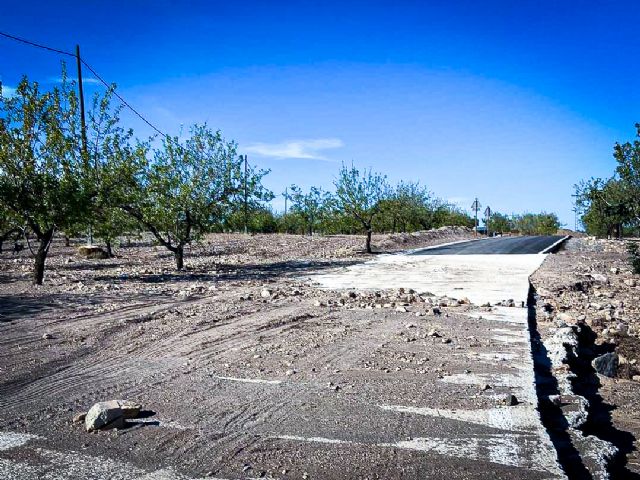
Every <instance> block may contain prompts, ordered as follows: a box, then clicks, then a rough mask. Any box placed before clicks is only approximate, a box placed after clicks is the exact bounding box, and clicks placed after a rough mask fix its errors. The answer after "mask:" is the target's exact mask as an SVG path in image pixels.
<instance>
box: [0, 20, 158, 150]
mask: <svg viewBox="0 0 640 480" xmlns="http://www.w3.org/2000/svg"><path fill="white" fill-rule="evenodd" d="M0 35H1V36H3V37H6V38H9V39H11V40H15V41H17V42H21V43H24V44H26V45H30V46H32V47H37V48H42V49H44V50H48V51H50V52H55V53H59V54H61V55H67V56H69V57H74V58H76V59H77V58H78V57H77V56H76V55H75V54H74V53H70V52H65V51H64V50H58V49H57V48H52V47H48V46H46V45H41V44H39V43H35V42H32V41H30V40H26V39H24V38H20V37H16V36H15V35H10V34H8V33H5V32H1V31H0ZM80 62H82V64H83V65H84V66H85V67H87V69H88V70H89V71H90V72H91V73H92V74H93V75H94V76H95V77H96V79H98V81H100V82H101V83H102V84H103V85H104V86H105V87H107V88H111V84H109V82H107V81H106V80H105V79H104V78H102V77H101V76H100V75H98V73H97V72H96V71H95V70H94V69H93V68H92V67H91V65H89V64H88V63H87V62H85V61H84V60H83V59H82V58H80ZM113 94H114V95H115V96H116V98H118V100H120V101H121V102H122V104H123V105H124V106H125V107H127V108H128V109H129V110H131V111H132V112H133V113H134V114H135V115H136V116H137V117H138V118H140V120H142V121H143V122H144V123H146V124H147V125H148V126H150V127H151V128H152V129H153V130H154V131H155V132H157V133H158V134H160V136H162V137H166V136H167V135H166V134H165V133H163V132H161V131H160V129H158V128H157V127H156V126H155V125H154V124H152V123H151V122H150V121H149V120H147V119H146V118H145V117H144V116H143V115H142V114H141V113H140V112H139V111H138V110H136V109H135V108H133V107H132V106H131V105H130V104H129V102H127V101H126V100H125V99H124V98H122V96H120V94H118V92H116V91H115V90H114V91H113Z"/></svg>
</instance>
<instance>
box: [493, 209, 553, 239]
mask: <svg viewBox="0 0 640 480" xmlns="http://www.w3.org/2000/svg"><path fill="white" fill-rule="evenodd" d="M485 223H486V225H487V228H488V230H489V232H495V233H512V232H513V233H520V234H523V235H555V234H556V233H557V232H558V229H559V228H560V220H559V219H558V216H557V215H556V214H555V213H546V212H542V213H525V214H522V215H511V216H507V215H504V214H502V213H494V214H492V215H491V218H489V221H488V222H485Z"/></svg>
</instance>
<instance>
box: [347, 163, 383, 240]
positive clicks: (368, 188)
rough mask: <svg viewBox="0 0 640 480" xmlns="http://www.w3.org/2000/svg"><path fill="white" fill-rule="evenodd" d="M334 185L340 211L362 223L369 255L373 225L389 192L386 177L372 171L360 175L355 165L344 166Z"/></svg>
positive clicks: (365, 171)
mask: <svg viewBox="0 0 640 480" xmlns="http://www.w3.org/2000/svg"><path fill="white" fill-rule="evenodd" d="M334 185H335V187H336V203H337V207H338V209H339V210H341V211H342V212H344V213H345V214H346V215H348V216H350V217H352V218H354V219H355V220H357V221H358V223H360V225H361V226H362V229H363V230H364V231H365V233H366V236H367V237H366V243H365V247H366V250H367V253H371V235H372V233H373V230H372V223H373V219H374V218H375V217H376V215H378V214H379V213H380V201H381V200H382V199H384V197H385V192H386V191H387V181H386V177H385V176H383V175H380V174H379V173H375V172H372V171H371V169H369V170H364V171H363V172H362V173H360V171H359V170H358V169H357V168H356V167H354V166H353V165H352V166H351V168H348V167H347V166H345V165H344V164H343V165H342V168H341V169H340V173H339V174H338V178H337V179H336V181H335V182H334Z"/></svg>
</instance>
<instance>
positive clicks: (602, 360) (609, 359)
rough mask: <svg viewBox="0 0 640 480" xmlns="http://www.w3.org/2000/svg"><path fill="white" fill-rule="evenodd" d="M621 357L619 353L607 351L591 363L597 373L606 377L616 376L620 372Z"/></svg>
mask: <svg viewBox="0 0 640 480" xmlns="http://www.w3.org/2000/svg"><path fill="white" fill-rule="evenodd" d="M619 363H620V359H619V358H618V354H617V353H613V352H610V353H605V354H604V355H600V356H599V357H596V358H594V359H593V362H591V365H593V368H594V369H595V371H596V372H597V373H599V374H600V375H604V376H605V377H615V376H616V374H617V373H618V364H619Z"/></svg>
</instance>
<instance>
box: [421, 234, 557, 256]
mask: <svg viewBox="0 0 640 480" xmlns="http://www.w3.org/2000/svg"><path fill="white" fill-rule="evenodd" d="M561 238H563V236H562V235H545V236H527V237H494V238H485V239H482V240H471V241H468V242H462V243H456V244H453V245H446V246H443V247H437V248H428V249H424V250H419V251H417V252H414V253H413V255H498V254H502V255H504V254H531V253H540V252H542V251H543V250H544V249H545V248H548V247H550V246H551V245H553V244H554V243H555V242H557V241H558V240H560V239H561Z"/></svg>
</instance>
